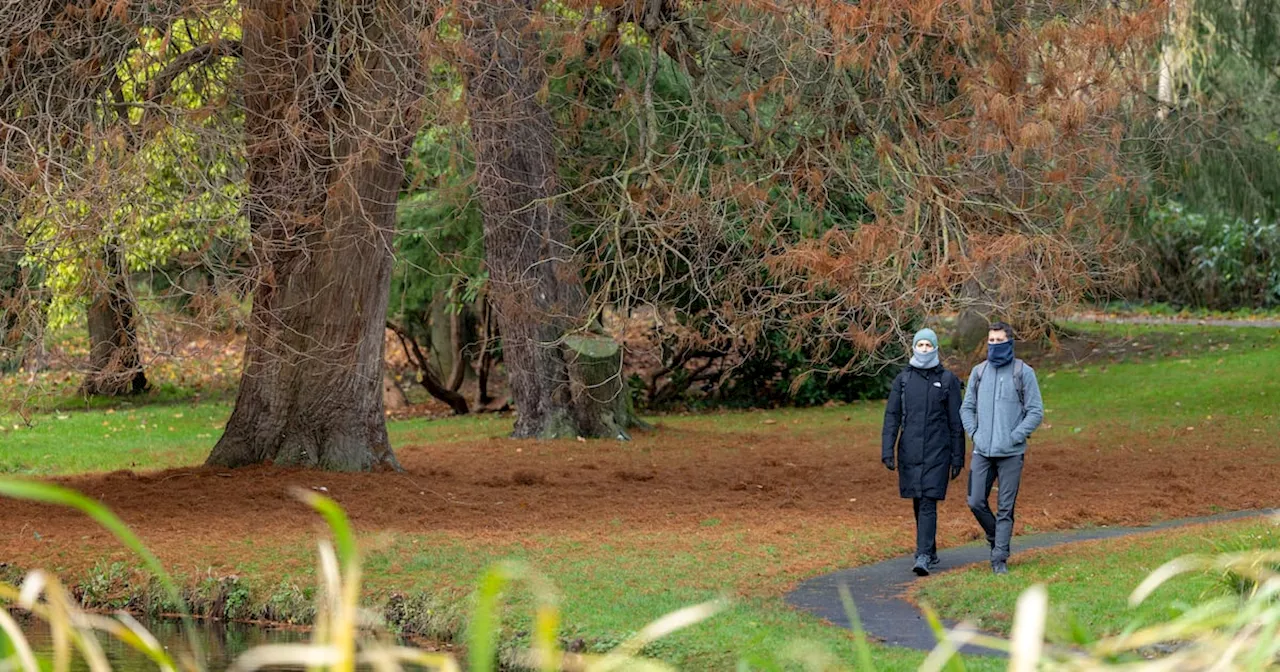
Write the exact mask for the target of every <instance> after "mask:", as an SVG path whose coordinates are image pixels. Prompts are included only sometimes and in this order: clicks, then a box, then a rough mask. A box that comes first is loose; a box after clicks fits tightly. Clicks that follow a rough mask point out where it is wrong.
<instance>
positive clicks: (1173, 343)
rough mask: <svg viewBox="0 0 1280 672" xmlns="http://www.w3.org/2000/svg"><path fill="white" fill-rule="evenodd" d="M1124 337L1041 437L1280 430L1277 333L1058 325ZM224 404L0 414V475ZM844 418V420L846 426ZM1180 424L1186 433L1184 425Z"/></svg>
mask: <svg viewBox="0 0 1280 672" xmlns="http://www.w3.org/2000/svg"><path fill="white" fill-rule="evenodd" d="M1067 326H1069V327H1070V328H1073V329H1077V330H1080V331H1086V332H1090V333H1095V334H1102V335H1105V336H1107V337H1108V338H1119V337H1123V338H1124V339H1125V340H1126V341H1127V342H1135V343H1145V344H1150V345H1154V346H1156V347H1154V348H1153V349H1152V350H1149V351H1146V352H1142V353H1139V354H1135V355H1133V356H1132V357H1130V358H1129V359H1130V361H1119V362H1110V363H1098V364H1089V365H1085V366H1061V365H1059V366H1057V367H1053V368H1048V367H1047V368H1044V369H1042V370H1040V371H1039V378H1040V387H1041V391H1042V392H1043V394H1044V398H1045V408H1046V414H1045V425H1044V427H1043V428H1042V429H1041V430H1040V435H1041V436H1043V435H1045V434H1047V433H1050V432H1052V433H1054V436H1066V437H1067V438H1070V437H1072V436H1073V435H1079V436H1080V438H1090V439H1095V438H1097V437H1098V436H1101V435H1105V434H1106V433H1107V432H1111V431H1113V430H1116V429H1121V430H1126V431H1138V432H1145V433H1148V434H1153V435H1159V436H1167V435H1168V434H1169V430H1170V429H1172V428H1176V429H1178V430H1179V431H1182V432H1187V431H1188V430H1187V429H1186V428H1188V427H1192V428H1196V427H1200V428H1202V430H1203V429H1205V428H1208V427H1212V428H1213V429H1214V431H1216V432H1228V433H1233V434H1235V435H1238V436H1241V437H1247V436H1248V435H1249V434H1262V435H1267V434H1274V433H1276V432H1280V414H1277V413H1276V411H1275V409H1276V407H1277V406H1278V405H1280V377H1277V376H1273V375H1269V372H1274V371H1280V330H1276V329H1260V328H1247V329H1227V328H1216V327H1184V326H1176V327H1163V326H1156V327H1153V326H1145V325H1083V324H1072V325H1067ZM230 411H231V406H230V404H229V403H228V402H226V401H219V402H212V403H209V402H203V403H189V402H188V403H175V404H164V405H142V404H135V403H134V402H130V401H128V400H123V401H120V402H118V403H116V404H115V405H114V406H113V407H111V408H107V409H93V410H66V411H59V412H54V413H42V414H37V415H34V416H31V417H30V418H29V420H27V421H24V420H23V419H21V418H19V417H17V416H13V415H8V416H0V473H19V474H27V475H37V476H43V475H59V474H75V473H86V472H100V471H114V470H117V469H135V470H137V469H162V468H169V467H182V466H193V465H197V464H200V463H201V462H202V461H203V460H204V458H205V457H206V456H207V455H208V454H209V450H210V449H211V448H212V447H213V444H214V442H216V441H217V437H218V435H219V434H220V432H221V428H222V426H223V424H224V423H225V422H226V419H227V416H228V415H229V414H230ZM882 414H883V403H882V402H861V403H855V404H849V405H845V406H840V407H835V408H810V409H779V410H775V411H770V417H771V418H772V419H774V420H775V421H776V422H777V429H778V431H803V432H826V431H849V429H850V428H851V426H852V427H860V428H872V427H875V426H877V425H878V423H879V422H880V421H881V418H882ZM658 420H659V421H660V422H662V423H664V424H667V425H670V426H673V427H691V426H697V427H701V428H704V429H714V430H717V431H740V430H743V429H747V428H752V429H756V428H758V425H759V422H760V418H759V416H758V415H757V414H754V413H745V412H716V413H709V414H692V415H670V416H663V417H661V418H659V419H658ZM850 423H852V425H851V424H850ZM510 426H511V419H510V417H509V416H503V417H500V416H495V415H480V416H473V417H462V418H449V419H444V420H422V419H418V420H406V421H401V422H391V423H389V425H388V429H389V431H390V434H391V440H392V445H413V444H431V443H438V442H446V441H465V440H474V439H482V438H487V437H493V436H503V435H505V434H506V433H507V432H509V431H510ZM1191 431H1194V429H1193V430H1191Z"/></svg>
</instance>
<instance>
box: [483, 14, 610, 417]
mask: <svg viewBox="0 0 1280 672" xmlns="http://www.w3.org/2000/svg"><path fill="white" fill-rule="evenodd" d="M536 6H537V4H536V2H534V0H491V1H474V2H468V3H466V4H465V6H464V8H463V17H462V20H463V27H464V31H465V37H466V41H467V45H468V47H469V50H468V52H469V53H468V55H467V57H466V58H467V60H466V62H464V64H463V70H464V73H465V75H466V89H467V108H468V113H469V117H470V124H471V132H472V135H473V137H474V140H475V150H476V173H477V181H476V188H477V191H478V195H479V198H480V206H481V209H482V211H483V217H484V245H485V257H486V259H485V262H486V265H487V267H488V268H489V272H490V276H489V283H490V300H491V301H492V306H493V311H494V316H495V318H496V319H497V323H498V329H499V331H500V332H501V333H502V353H503V362H504V363H505V365H506V368H507V380H508V384H509V386H510V389H511V395H512V398H513V399H514V401H515V406H516V410H517V417H516V423H515V431H514V433H513V436H516V437H542V438H556V437H573V436H593V437H600V436H607V437H614V436H617V432H615V431H614V429H613V427H612V425H613V424H616V423H612V422H609V421H607V420H606V419H607V418H611V417H612V408H611V406H610V405H609V403H607V402H605V401H603V400H600V399H597V398H596V397H595V396H594V395H591V394H586V393H584V391H583V389H581V387H580V386H579V387H575V386H574V385H573V384H572V376H571V372H570V362H569V360H568V358H567V357H566V349H565V347H564V338H565V336H566V335H570V334H573V333H578V332H582V331H584V327H585V326H586V320H585V315H586V311H585V303H586V297H585V294H586V292H585V289H584V286H583V282H582V277H581V275H580V274H579V270H578V266H577V263H576V261H575V259H574V250H573V247H572V245H571V244H570V237H569V227H568V225H567V224H566V222H565V219H564V217H563V215H562V213H561V212H560V209H559V208H558V207H557V206H556V205H555V197H556V196H557V194H558V192H559V188H558V184H557V177H556V156H555V148H554V145H553V141H554V134H555V128H554V125H553V124H552V120H551V116H550V114H549V113H548V112H547V110H546V108H545V107H543V105H542V104H541V103H540V102H539V94H540V91H541V89H542V86H543V84H544V83H545V81H546V75H545V73H544V72H543V70H542V67H543V66H542V63H543V54H542V53H541V51H540V49H539V45H538V40H537V35H536V34H535V33H534V30H533V28H532V27H531V25H530V19H531V18H532V15H533V13H534V11H535V7H536Z"/></svg>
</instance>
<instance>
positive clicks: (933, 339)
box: [911, 328, 938, 350]
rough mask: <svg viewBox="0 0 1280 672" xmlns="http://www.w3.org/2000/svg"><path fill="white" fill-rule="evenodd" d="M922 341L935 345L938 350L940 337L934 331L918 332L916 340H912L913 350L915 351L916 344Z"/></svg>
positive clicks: (922, 330) (923, 330) (924, 330)
mask: <svg viewBox="0 0 1280 672" xmlns="http://www.w3.org/2000/svg"><path fill="white" fill-rule="evenodd" d="M920 341H929V342H930V343H932V344H933V349H934V350H937V349H938V335H937V334H935V333H933V330H932V329H927V328H926V329H921V330H920V331H917V332H916V335H915V338H912V339H911V349H912V350H914V349H915V347H916V343H919V342H920Z"/></svg>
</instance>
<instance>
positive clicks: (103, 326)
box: [80, 243, 147, 397]
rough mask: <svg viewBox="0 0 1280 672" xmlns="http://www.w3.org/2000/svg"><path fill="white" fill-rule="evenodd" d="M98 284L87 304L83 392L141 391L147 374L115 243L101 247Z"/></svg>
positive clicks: (121, 257) (132, 303)
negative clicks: (87, 335) (101, 259)
mask: <svg viewBox="0 0 1280 672" xmlns="http://www.w3.org/2000/svg"><path fill="white" fill-rule="evenodd" d="M103 262H104V264H105V268H104V272H103V274H102V275H103V278H102V283H101V285H100V286H99V287H98V288H97V291H95V292H94V293H93V302H92V303H90V304H89V372H88V374H87V375H86V376H85V379H84V383H83V384H82V385H81V387H80V391H81V393H83V394H88V395H101V396H108V397H116V396H123V395H126V394H140V393H142V392H144V391H146V389H147V375H146V372H144V371H143V369H142V357H141V356H140V355H139V354H138V325H137V319H136V317H137V304H136V303H135V301H134V300H133V292H132V291H130V288H129V283H128V275H127V274H126V269H125V265H124V255H123V254H122V253H121V252H120V248H119V247H118V246H117V245H116V244H115V243H109V244H108V245H107V246H106V249H105V250H104V251H103Z"/></svg>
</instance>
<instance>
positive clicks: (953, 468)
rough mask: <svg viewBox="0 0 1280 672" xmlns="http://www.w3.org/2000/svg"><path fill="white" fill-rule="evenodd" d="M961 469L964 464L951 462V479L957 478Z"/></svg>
mask: <svg viewBox="0 0 1280 672" xmlns="http://www.w3.org/2000/svg"><path fill="white" fill-rule="evenodd" d="M962 471H964V465H963V464H953V465H951V480H953V481H954V480H956V479H957V478H960V472H962Z"/></svg>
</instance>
